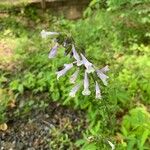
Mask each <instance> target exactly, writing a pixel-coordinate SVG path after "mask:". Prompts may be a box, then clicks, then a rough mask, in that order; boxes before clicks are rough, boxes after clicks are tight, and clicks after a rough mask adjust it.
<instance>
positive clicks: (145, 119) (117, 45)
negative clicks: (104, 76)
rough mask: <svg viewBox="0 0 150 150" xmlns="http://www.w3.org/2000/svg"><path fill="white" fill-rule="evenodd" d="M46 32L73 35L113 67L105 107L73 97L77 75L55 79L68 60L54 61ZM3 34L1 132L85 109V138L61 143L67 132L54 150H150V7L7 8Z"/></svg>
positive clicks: (105, 0) (2, 14)
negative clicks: (72, 79)
mask: <svg viewBox="0 0 150 150" xmlns="http://www.w3.org/2000/svg"><path fill="white" fill-rule="evenodd" d="M43 3H44V2H43ZM43 29H45V30H47V31H56V32H62V31H63V32H66V33H68V34H72V36H73V37H74V39H75V41H76V42H77V43H78V45H79V46H82V47H84V48H85V52H86V55H87V56H88V58H89V59H90V60H92V62H93V63H94V64H95V65H96V66H98V67H100V68H101V67H103V66H105V65H106V64H108V65H109V67H110V71H109V75H108V76H109V84H108V86H107V87H102V94H103V99H102V100H101V101H95V100H94V96H93V95H91V96H90V97H84V96H82V95H81V93H80V92H79V93H78V95H77V96H76V97H75V98H74V99H72V98H70V97H69V96H68V93H69V90H70V88H71V85H70V84H69V82H68V77H69V76H65V77H64V78H62V79H61V80H60V81H59V82H57V81H56V75H55V72H56V70H57V68H58V67H60V66H62V64H64V62H65V61H67V59H66V58H65V57H63V55H62V53H60V54H59V56H58V57H57V58H56V59H54V60H49V59H48V52H49V49H50V48H51V47H52V39H51V38H48V39H42V38H41V36H40V32H41V31H42V30H43ZM0 33H1V34H0V124H1V125H2V124H4V123H6V124H7V125H8V126H9V120H10V119H12V118H18V119H19V118H22V117H23V118H24V117H26V116H27V114H28V113H30V112H31V110H36V109H42V110H43V111H44V109H46V107H48V105H50V104H51V102H56V103H58V104H60V105H62V106H64V105H65V106H66V107H67V108H71V109H73V110H77V111H80V110H82V111H83V112H84V113H85V114H86V121H87V126H86V128H84V129H82V128H80V124H77V128H79V131H80V133H81V136H80V139H74V137H70V136H69V135H67V138H65V140H61V139H64V135H65V136H66V133H59V134H56V135H55V136H52V139H51V142H50V141H48V143H49V145H50V148H51V149H52V150H53V149H54V150H57V149H58V150H59V149H60V150H65V149H66V145H67V149H69V150H72V149H82V150H103V149H104V150H105V149H106V150H107V149H111V147H110V145H108V143H107V140H109V141H111V142H112V143H113V144H114V145H115V147H116V150H149V149H150V1H149V0H91V1H84V0H83V1H81V0H80V1H78V0H77V1H72V2H71V0H68V1H67V0H66V1H63V3H62V2H61V0H60V1H58V2H57V3H56V2H50V1H49V2H47V3H46V4H45V5H42V7H41V2H40V1H39V3H38V2H34V3H33V1H25V0H24V1H17V2H16V3H15V2H14V1H13V3H12V1H1V2H0ZM60 51H63V48H60ZM42 95H45V98H44V99H41V96H42ZM22 101H24V102H23V106H22V107H21V108H20V107H19V104H20V103H22ZM10 104H11V105H10ZM57 111H59V109H58V110H57ZM80 119H81V120H82V119H83V120H84V119H85V118H82V116H81V117H80ZM16 122H17V120H16ZM14 123H15V122H14ZM56 130H57V129H56ZM0 132H1V131H0ZM4 132H5V131H4ZM55 132H56V131H55ZM50 134H51V133H50ZM0 142H1V141H0Z"/></svg>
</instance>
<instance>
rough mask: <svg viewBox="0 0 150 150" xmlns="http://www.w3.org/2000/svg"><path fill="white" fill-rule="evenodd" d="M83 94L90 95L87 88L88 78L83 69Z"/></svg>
mask: <svg viewBox="0 0 150 150" xmlns="http://www.w3.org/2000/svg"><path fill="white" fill-rule="evenodd" d="M82 94H83V95H90V94H91V91H90V90H89V79H88V75H87V72H86V71H85V74H84V90H83V91H82Z"/></svg>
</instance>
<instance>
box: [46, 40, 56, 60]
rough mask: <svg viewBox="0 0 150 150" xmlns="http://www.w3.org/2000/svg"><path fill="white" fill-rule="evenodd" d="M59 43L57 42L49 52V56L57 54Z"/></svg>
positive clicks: (52, 56)
mask: <svg viewBox="0 0 150 150" xmlns="http://www.w3.org/2000/svg"><path fill="white" fill-rule="evenodd" d="M57 49H58V44H57V43H56V44H55V46H54V47H53V48H52V49H51V50H50V52H49V54H48V58H50V59H51V58H54V57H55V56H56V54H57Z"/></svg>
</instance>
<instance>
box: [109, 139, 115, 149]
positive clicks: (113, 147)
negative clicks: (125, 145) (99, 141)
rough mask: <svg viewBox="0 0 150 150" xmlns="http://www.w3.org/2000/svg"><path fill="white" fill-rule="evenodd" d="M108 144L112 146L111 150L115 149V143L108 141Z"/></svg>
mask: <svg viewBox="0 0 150 150" xmlns="http://www.w3.org/2000/svg"><path fill="white" fill-rule="evenodd" d="M108 144H109V145H110V146H111V150H114V149H115V145H114V144H113V143H111V142H110V141H108Z"/></svg>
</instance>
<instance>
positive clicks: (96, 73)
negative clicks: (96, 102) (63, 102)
mask: <svg viewBox="0 0 150 150" xmlns="http://www.w3.org/2000/svg"><path fill="white" fill-rule="evenodd" d="M54 35H55V36H54ZM41 36H42V38H46V37H47V36H52V37H54V38H55V39H54V41H55V42H56V43H55V45H54V47H52V48H51V50H50V52H49V54H48V58H49V59H52V58H55V57H56V55H57V52H58V50H59V47H60V46H61V45H62V46H63V47H64V48H65V54H66V55H65V57H67V55H70V56H71V57H70V58H73V59H75V61H72V62H71V63H69V64H64V68H63V69H62V70H60V71H58V72H56V75H57V79H59V78H60V77H61V76H64V75H66V74H67V72H68V71H69V70H71V68H73V67H76V68H77V69H76V71H75V72H74V73H73V74H72V75H71V76H70V83H72V84H75V86H74V87H73V88H72V89H71V91H70V93H69V96H71V97H75V95H76V93H77V91H78V90H79V89H80V87H81V85H80V84H79V83H77V81H78V80H77V78H79V77H80V76H82V75H79V73H84V78H83V80H82V81H83V91H82V94H83V95H85V96H88V95H90V94H91V91H90V86H92V85H93V84H91V83H90V81H89V77H90V76H92V78H93V80H94V81H93V83H94V85H95V90H94V91H95V98H96V99H102V96H101V89H100V86H99V84H98V79H100V80H101V81H102V82H103V84H104V85H105V86H107V85H108V82H107V79H108V78H109V77H108V76H107V75H106V73H107V72H108V71H109V67H108V65H106V66H105V67H103V68H101V69H97V68H96V67H95V66H94V65H93V64H92V63H91V61H89V60H88V59H87V58H86V56H85V55H83V53H82V52H81V49H80V48H79V47H78V48H76V47H77V46H76V45H75V42H74V40H73V39H72V37H70V36H67V35H66V34H64V33H58V32H46V31H45V30H42V31H41ZM109 144H110V143H109Z"/></svg>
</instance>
